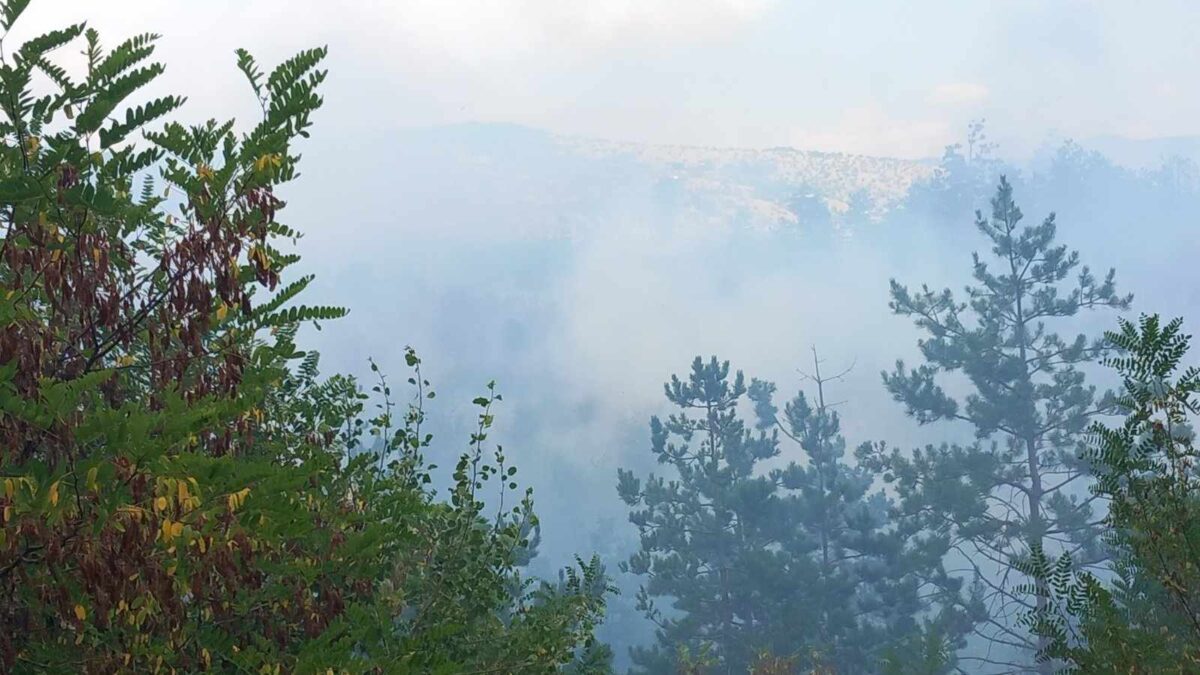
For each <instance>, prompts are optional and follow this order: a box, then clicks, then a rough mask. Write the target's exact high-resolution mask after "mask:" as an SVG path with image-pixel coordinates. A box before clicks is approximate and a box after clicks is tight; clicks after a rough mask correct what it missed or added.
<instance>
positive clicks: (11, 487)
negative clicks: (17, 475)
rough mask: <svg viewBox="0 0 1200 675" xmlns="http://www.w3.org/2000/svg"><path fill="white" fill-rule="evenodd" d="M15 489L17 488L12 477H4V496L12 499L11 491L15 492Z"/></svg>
mask: <svg viewBox="0 0 1200 675" xmlns="http://www.w3.org/2000/svg"><path fill="white" fill-rule="evenodd" d="M16 489H17V485H16V483H14V482H13V479H11V478H5V479H4V496H5V497H8V498H9V499H12V496H13V492H15V491H16Z"/></svg>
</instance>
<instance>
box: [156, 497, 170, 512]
mask: <svg viewBox="0 0 1200 675" xmlns="http://www.w3.org/2000/svg"><path fill="white" fill-rule="evenodd" d="M166 508H167V498H166V497H159V498H158V499H155V500H154V510H155V511H162V510H164V509H166Z"/></svg>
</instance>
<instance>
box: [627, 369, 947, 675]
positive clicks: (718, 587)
mask: <svg viewBox="0 0 1200 675" xmlns="http://www.w3.org/2000/svg"><path fill="white" fill-rule="evenodd" d="M815 365H816V366H817V370H816V375H815V376H814V377H815V380H816V383H817V398H816V401H815V404H814V403H812V402H810V401H809V399H808V398H807V397H806V396H805V395H804V393H803V392H800V393H797V394H796V396H795V397H794V398H793V399H792V400H791V401H790V402H788V403H787V404H786V406H785V408H784V410H783V414H782V416H781V415H780V414H779V412H780V411H779V410H778V409H777V408H776V406H775V405H774V403H773V401H772V396H773V394H774V392H775V386H774V385H773V384H770V383H767V382H762V381H758V380H755V381H753V382H751V383H750V384H749V385H747V384H746V382H745V378H744V376H743V375H742V373H741V372H738V373H736V374H735V375H734V376H732V377H731V376H730V372H729V369H730V366H729V363H728V362H718V361H717V360H716V358H713V359H712V360H710V361H708V362H705V361H703V360H702V359H700V358H698V357H697V359H696V360H695V362H694V363H693V364H692V369H691V372H690V374H689V375H688V378H687V380H686V381H684V380H681V379H679V378H677V377H673V378H672V379H671V381H670V382H669V383H668V384H667V385H666V395H667V399H668V400H669V401H670V402H671V403H672V404H673V405H674V406H676V407H678V408H679V409H680V410H679V412H678V413H675V414H672V415H670V416H669V417H668V418H667V419H666V420H665V421H663V420H661V419H659V418H657V417H655V418H653V420H652V421H651V450H652V451H653V453H654V454H655V456H656V458H657V459H658V461H659V462H660V463H662V464H666V465H669V466H670V467H671V468H672V469H673V471H672V472H671V474H670V475H667V476H655V475H651V476H649V477H647V478H646V479H645V480H644V481H643V480H641V479H639V478H638V477H636V476H634V475H633V473H632V472H630V471H625V470H622V471H621V472H620V475H619V491H620V494H621V497H622V499H624V500H625V502H626V503H627V504H629V505H630V506H631V507H634V510H633V512H632V513H631V514H630V521H631V522H633V523H634V524H635V525H636V526H637V527H638V530H639V532H640V534H641V550H640V551H639V552H638V553H636V554H635V555H634V556H633V557H632V558H631V559H630V561H629V563H628V567H627V569H629V570H631V571H633V572H634V573H635V574H638V575H641V576H643V577H645V578H646V585H645V586H644V588H643V589H642V592H641V594H640V596H639V600H640V604H641V607H642V609H643V610H644V611H645V612H646V613H647V614H648V616H649V617H650V618H651V619H652V620H654V622H655V623H656V624H658V626H659V630H658V644H657V645H656V646H654V647H653V648H651V649H641V650H637V651H636V652H635V654H634V660H635V662H636V663H637V664H638V665H639V666H640V667H641V668H643V669H644V670H645V671H647V672H661V673H669V672H672V670H673V669H676V668H679V667H680V663H681V662H683V663H692V664H693V667H695V663H696V662H697V661H698V660H700V661H704V660H707V661H708V662H710V664H709V668H710V669H711V672H729V673H733V672H745V671H746V669H747V668H748V667H751V666H753V665H754V664H758V667H759V668H762V667H763V665H762V664H763V660H764V659H766V658H776V659H784V658H786V659H789V664H790V665H789V668H791V667H793V666H794V667H795V668H797V669H800V670H798V671H797V672H806V671H808V670H812V669H826V668H827V669H832V671H835V672H861V673H867V672H877V671H879V670H881V669H882V668H883V667H884V661H885V657H886V656H889V655H890V656H891V657H892V659H893V663H896V664H902V668H901V669H900V670H899V671H898V672H923V673H924V672H929V673H936V672H943V671H945V670H947V669H948V667H949V665H950V661H951V659H950V657H949V656H948V650H946V649H940V650H937V654H939V655H940V658H937V659H932V662H924V661H922V660H921V659H919V658H913V657H914V656H915V654H912V653H908V652H912V651H913V650H921V649H924V648H925V645H924V641H925V640H924V638H925V637H926V636H928V637H929V638H930V639H934V640H942V641H944V643H945V644H954V643H956V642H957V640H956V638H957V636H959V635H961V634H962V633H963V632H965V630H967V629H969V623H968V622H967V621H966V620H965V617H963V616H962V615H961V614H960V613H959V612H958V611H957V610H956V609H955V607H954V603H953V602H952V601H951V600H952V599H951V598H947V597H945V596H946V595H954V594H955V593H956V590H957V588H956V587H957V584H958V582H957V581H956V580H954V579H951V578H949V577H948V575H947V574H946V573H945V570H944V569H943V567H942V558H943V556H944V554H945V543H944V541H942V540H939V539H937V538H936V537H921V536H917V535H918V533H916V532H912V531H908V530H905V529H903V528H901V527H898V526H897V524H896V523H894V522H892V521H891V519H890V517H889V511H890V507H891V506H892V504H891V500H890V499H889V498H888V497H887V496H885V495H884V494H883V493H882V492H881V491H879V490H878V489H877V487H876V486H875V476H874V474H872V473H871V472H870V471H869V470H868V469H867V468H865V467H858V466H851V465H849V464H847V463H845V462H844V460H843V455H844V454H845V441H844V440H843V439H842V437H841V435H840V432H839V425H840V423H839V420H838V416H837V414H836V413H834V412H833V411H832V410H830V409H829V408H828V407H827V406H826V405H825V399H824V388H823V387H824V384H825V379H822V377H821V376H820V370H819V363H818V364H815ZM747 398H748V399H750V400H751V401H752V402H753V404H754V407H755V410H756V413H757V417H758V420H757V424H756V426H758V431H757V432H754V431H752V430H751V429H749V428H747V424H746V423H745V422H744V421H743V420H742V418H741V417H740V415H739V411H738V407H739V404H740V403H743V402H745V401H746V400H747ZM768 429H770V430H771V433H767V430H768ZM780 434H782V436H783V438H784V439H786V440H788V441H790V442H791V443H792V444H794V446H795V449H796V450H798V451H799V453H800V454H801V455H802V456H803V459H804V462H803V463H798V462H795V461H792V462H789V463H787V464H786V465H785V466H782V467H778V466H777V467H776V468H767V467H766V466H765V464H766V463H767V461H768V460H771V459H773V458H776V457H778V456H779V455H780V454H781V452H780V440H781V439H780ZM946 589H951V590H946ZM663 598H666V599H668V600H670V601H671V603H672V606H671V607H670V608H666V609H660V608H659V607H658V606H657V604H656V602H655V600H656V599H660V600H661V599H663ZM922 616H925V617H927V618H926V619H925V620H924V621H922V619H921V617H922ZM901 652H906V653H907V654H906V658H899V656H898V655H899V654H900V653H901ZM689 655H690V656H689ZM769 655H775V656H774V657H770V656H769ZM701 657H703V658H701ZM788 672H791V671H790V670H788Z"/></svg>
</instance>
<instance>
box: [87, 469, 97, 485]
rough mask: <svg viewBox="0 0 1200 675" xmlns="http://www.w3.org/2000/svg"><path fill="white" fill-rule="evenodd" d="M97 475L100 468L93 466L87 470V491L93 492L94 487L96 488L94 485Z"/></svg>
mask: <svg viewBox="0 0 1200 675" xmlns="http://www.w3.org/2000/svg"><path fill="white" fill-rule="evenodd" d="M99 473H100V467H98V466H93V467H92V468H90V469H88V472H87V488H88V489H89V490H95V489H96V487H97V485H96V475H97V474H99Z"/></svg>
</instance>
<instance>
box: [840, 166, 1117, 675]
mask: <svg viewBox="0 0 1200 675" xmlns="http://www.w3.org/2000/svg"><path fill="white" fill-rule="evenodd" d="M1021 220H1022V214H1021V211H1020V209H1019V208H1017V205H1016V204H1015V203H1014V201H1013V191H1012V186H1011V185H1009V183H1008V181H1007V180H1005V179H1003V178H1002V179H1001V180H1000V185H999V187H998V189H997V191H996V196H995V197H994V198H993V200H992V213H991V217H990V218H984V217H983V215H982V214H980V213H978V212H977V214H976V227H977V228H978V229H979V231H980V232H981V233H982V234H983V235H984V236H985V237H986V238H987V240H988V241H989V243H990V244H991V260H985V259H984V258H982V257H981V256H979V255H978V254H974V255H973V262H972V267H973V277H974V280H975V284H974V285H971V286H968V287H967V288H966V296H967V297H966V300H965V301H961V300H957V299H956V298H955V296H954V294H953V293H952V292H951V291H950V290H949V289H947V290H944V291H940V292H937V291H933V290H931V289H929V288H928V287H922V288H921V290H920V291H919V292H915V293H914V292H912V291H910V290H909V289H908V288H907V287H905V286H902V285H900V284H899V283H897V282H895V281H893V282H892V286H891V295H892V300H891V303H890V306H891V308H892V310H893V312H894V313H896V314H898V315H900V316H905V317H910V318H912V319H913V321H914V322H915V324H916V325H917V327H918V328H920V329H922V330H923V331H924V332H925V333H926V334H927V336H926V337H925V338H924V339H921V340H920V341H919V342H918V345H919V347H920V350H921V354H922V356H923V358H924V361H925V363H924V364H922V365H920V366H918V367H916V368H911V369H910V368H907V367H906V366H905V365H904V363H903V362H897V365H896V370H895V371H894V372H892V373H890V374H889V373H884V374H883V380H884V384H885V385H886V387H887V389H888V391H889V392H891V394H892V396H893V398H895V399H896V401H898V402H900V403H902V404H903V405H904V406H905V408H906V410H907V412H908V414H910V415H911V416H913V417H915V418H916V419H917V420H918V422H920V423H921V424H929V423H933V422H940V421H955V422H960V423H965V424H967V425H969V426H970V427H971V428H973V430H974V432H975V436H976V438H977V439H978V442H976V443H975V444H972V445H970V446H967V447H960V446H957V445H943V446H941V447H932V446H931V447H927V448H925V449H924V450H917V451H915V452H914V453H912V455H911V456H910V455H907V454H903V453H900V452H899V451H896V450H890V451H889V450H888V449H887V448H886V447H885V446H882V445H879V446H875V447H873V448H866V449H864V451H863V452H862V453H861V455H860V456H861V458H862V460H863V461H865V462H867V463H869V464H872V465H873V466H875V467H877V468H879V469H882V470H886V471H888V472H889V473H888V475H889V476H890V477H892V478H893V479H894V480H895V481H896V491H897V494H898V495H900V513H901V514H902V515H903V516H904V517H905V518H910V519H914V520H916V521H918V522H920V523H922V525H923V527H926V528H928V529H930V530H932V531H936V532H940V533H941V534H942V535H943V536H944V537H946V538H947V539H948V541H949V546H950V549H951V551H952V552H953V553H955V554H957V556H956V557H957V558H958V559H961V560H962V561H963V562H964V563H965V564H966V565H967V566H968V567H969V569H970V571H971V572H972V573H973V575H974V578H975V581H976V584H977V586H978V591H979V599H981V600H982V601H983V602H984V603H985V604H986V606H987V609H988V611H989V613H990V616H989V617H988V618H987V620H986V621H985V622H984V623H983V624H982V625H981V627H980V629H979V631H978V633H979V635H980V636H981V637H983V638H985V639H986V640H988V641H990V642H992V643H994V644H995V645H997V646H1000V647H1001V648H1002V649H1001V650H997V651H993V652H991V653H990V655H987V656H973V657H971V658H973V659H978V660H979V661H981V662H984V664H983V665H987V666H991V667H994V668H1001V669H1005V672H1008V670H1009V669H1013V668H1016V669H1021V668H1025V667H1026V666H1027V665H1028V663H1029V658H1030V657H1031V655H1032V653H1033V651H1035V650H1036V648H1037V647H1038V640H1037V639H1036V638H1034V637H1033V636H1030V635H1029V634H1028V632H1027V631H1025V630H1023V629H1022V628H1021V627H1020V626H1019V625H1018V622H1017V618H1018V617H1019V615H1020V613H1021V612H1022V611H1024V610H1025V609H1026V608H1027V604H1028V602H1029V601H1028V598H1027V596H1025V595H1024V594H1022V593H1020V592H1019V591H1018V590H1017V589H1018V585H1019V584H1018V583H1017V582H1018V581H1019V579H1020V577H1021V575H1020V573H1019V572H1018V570H1017V569H1016V568H1015V567H1014V564H1015V563H1017V562H1018V561H1020V560H1022V559H1023V558H1024V557H1026V556H1027V555H1028V554H1029V553H1030V552H1031V551H1033V550H1035V549H1036V548H1039V547H1040V548H1042V549H1044V550H1052V551H1065V552H1068V553H1070V554H1071V555H1072V556H1073V559H1074V560H1075V561H1076V562H1077V563H1078V564H1079V565H1081V566H1083V567H1092V566H1095V565H1098V564H1100V563H1102V562H1103V561H1104V560H1105V559H1106V557H1107V554H1106V552H1105V550H1104V547H1103V546H1102V545H1101V542H1100V540H1099V534H1100V531H1101V529H1100V523H1099V517H1098V516H1097V515H1096V514H1095V513H1094V510H1093V507H1092V505H1093V503H1094V502H1095V497H1094V496H1089V495H1088V494H1087V493H1086V490H1085V487H1086V484H1087V479H1088V469H1087V466H1086V463H1085V462H1083V461H1081V459H1080V457H1079V445H1080V442H1081V434H1082V432H1083V431H1084V429H1085V427H1086V426H1087V424H1088V421H1089V420H1090V419H1091V418H1092V417H1094V416H1095V415H1098V414H1102V413H1104V412H1106V411H1110V410H1111V409H1112V403H1111V401H1110V400H1109V398H1108V397H1107V396H1098V395H1097V392H1096V388H1095V387H1094V386H1091V385H1089V384H1087V382H1086V379H1085V375H1084V372H1083V368H1085V367H1086V366H1087V365H1088V364H1090V363H1093V362H1095V361H1097V360H1098V359H1099V358H1101V355H1102V353H1103V350H1104V348H1105V344H1106V343H1105V341H1104V339H1103V338H1100V339H1093V340H1089V339H1088V338H1087V337H1086V336H1084V335H1082V334H1081V335H1077V336H1076V337H1074V338H1071V339H1064V338H1062V337H1060V336H1059V334H1058V333H1056V332H1054V328H1055V326H1057V325H1064V326H1065V325H1068V323H1069V321H1070V319H1071V318H1072V317H1074V316H1075V315H1076V314H1078V313H1079V312H1080V311H1082V310H1087V309H1097V308H1110V309H1124V308H1126V307H1128V306H1129V303H1130V300H1131V296H1119V295H1118V294H1117V292H1116V288H1115V284H1114V281H1113V277H1114V273H1113V272H1112V271H1110V272H1109V273H1108V275H1107V276H1106V277H1105V278H1104V279H1103V280H1097V279H1096V278H1095V277H1094V276H1093V275H1092V273H1091V272H1090V271H1089V270H1088V268H1087V267H1082V268H1080V263H1079V257H1078V255H1077V254H1076V253H1074V252H1068V251H1067V248H1066V247H1065V246H1062V245H1056V244H1055V241H1054V239H1055V231H1056V225H1055V221H1054V216H1053V214H1051V215H1050V216H1049V217H1048V218H1046V219H1045V220H1044V221H1043V222H1041V223H1040V224H1038V225H1035V226H1031V227H1027V226H1023V225H1021ZM952 375H956V376H958V377H957V378H955V377H952ZM944 387H948V388H944ZM949 392H962V393H961V394H960V395H957V396H955V395H952V394H951V393H949ZM1039 602H1041V601H1039ZM1005 650H1007V651H1005ZM1005 653H1008V654H1011V656H1007V655H1003V654H1005Z"/></svg>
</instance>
